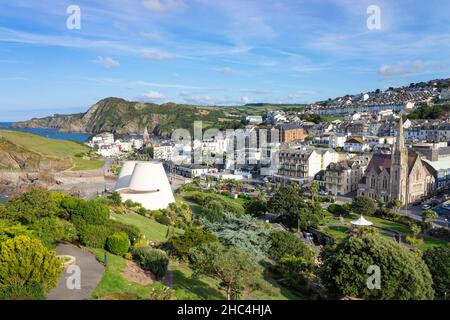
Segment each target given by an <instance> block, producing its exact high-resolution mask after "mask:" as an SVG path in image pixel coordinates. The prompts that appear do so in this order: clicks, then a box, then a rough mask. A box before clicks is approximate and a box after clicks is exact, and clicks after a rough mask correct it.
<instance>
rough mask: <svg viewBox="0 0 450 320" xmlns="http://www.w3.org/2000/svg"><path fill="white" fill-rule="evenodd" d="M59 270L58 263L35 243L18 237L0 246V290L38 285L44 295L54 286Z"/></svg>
mask: <svg viewBox="0 0 450 320" xmlns="http://www.w3.org/2000/svg"><path fill="white" fill-rule="evenodd" d="M62 270H63V264H62V260H60V259H59V258H57V257H56V255H55V253H54V252H52V251H50V250H49V249H47V248H46V247H45V246H44V245H43V244H42V242H41V241H39V240H36V239H31V238H29V237H27V236H18V237H15V238H13V239H9V240H6V241H5V242H3V243H2V244H1V245H0V289H2V288H5V287H9V286H11V285H14V284H20V285H28V284H41V285H42V286H43V288H44V290H45V292H48V291H49V290H50V289H52V288H54V287H55V286H56V283H57V281H58V278H59V275H60V273H61V272H62Z"/></svg>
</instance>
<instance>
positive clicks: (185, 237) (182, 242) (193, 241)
mask: <svg viewBox="0 0 450 320" xmlns="http://www.w3.org/2000/svg"><path fill="white" fill-rule="evenodd" d="M217 241H219V240H218V239H217V237H216V236H215V235H214V234H213V233H212V232H211V231H209V230H206V229H203V228H198V227H191V228H188V229H186V231H185V232H184V233H183V234H181V235H178V236H175V237H173V238H171V239H170V240H169V246H171V247H172V248H173V250H174V251H175V254H176V255H177V256H179V257H180V258H187V257H188V256H189V251H190V250H191V249H192V248H194V247H197V246H200V245H203V244H206V243H211V242H217Z"/></svg>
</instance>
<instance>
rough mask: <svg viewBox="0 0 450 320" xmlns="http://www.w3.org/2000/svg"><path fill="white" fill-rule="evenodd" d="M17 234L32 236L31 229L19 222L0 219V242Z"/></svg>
mask: <svg viewBox="0 0 450 320" xmlns="http://www.w3.org/2000/svg"><path fill="white" fill-rule="evenodd" d="M17 236H27V237H30V238H32V237H33V231H32V230H29V229H28V228H27V227H25V226H23V225H21V224H15V223H14V222H11V221H8V220H0V244H1V243H2V242H4V241H6V240H8V239H11V238H15V237H17Z"/></svg>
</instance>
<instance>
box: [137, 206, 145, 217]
mask: <svg viewBox="0 0 450 320" xmlns="http://www.w3.org/2000/svg"><path fill="white" fill-rule="evenodd" d="M136 212H137V214H139V215H141V216H144V217H145V216H146V215H147V210H146V209H145V208H142V207H140V208H139V209H137V210H136Z"/></svg>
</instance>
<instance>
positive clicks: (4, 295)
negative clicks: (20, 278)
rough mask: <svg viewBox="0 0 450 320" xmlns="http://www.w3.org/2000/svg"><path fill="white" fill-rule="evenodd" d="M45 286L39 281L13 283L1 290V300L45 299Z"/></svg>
mask: <svg viewBox="0 0 450 320" xmlns="http://www.w3.org/2000/svg"><path fill="white" fill-rule="evenodd" d="M45 298H46V297H45V292H44V288H43V287H42V285H41V284H39V283H32V284H25V285H24V284H17V283H16V284H13V285H10V286H7V287H5V288H3V289H2V290H0V300H45Z"/></svg>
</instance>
